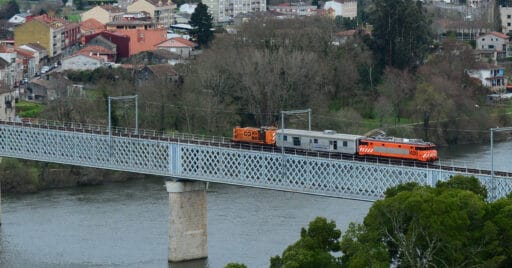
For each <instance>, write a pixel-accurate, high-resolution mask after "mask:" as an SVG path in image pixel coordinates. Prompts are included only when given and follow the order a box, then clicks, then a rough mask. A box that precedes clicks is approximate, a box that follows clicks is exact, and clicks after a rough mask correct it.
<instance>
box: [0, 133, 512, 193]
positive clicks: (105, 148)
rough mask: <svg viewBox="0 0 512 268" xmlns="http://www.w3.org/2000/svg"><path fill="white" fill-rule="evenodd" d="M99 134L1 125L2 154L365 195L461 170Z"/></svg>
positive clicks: (492, 186)
mask: <svg viewBox="0 0 512 268" xmlns="http://www.w3.org/2000/svg"><path fill="white" fill-rule="evenodd" d="M104 133H105V132H102V131H99V132H96V133H94V131H91V133H89V132H86V131H84V129H81V130H74V131H70V130H69V129H66V130H59V129H58V128H57V129H51V128H41V127H31V126H26V125H8V124H0V156H3V157H14V158H22V159H29V160H37V161H45V162H53V163H62V164H70V165H77V166H85V167H94V168H103V169H112V170H120V171H130V172H136V173H144V174H154V175H161V176H168V177H174V178H179V179H189V180H200V181H208V182H217V183H226V184H233V185H241V186H249V187H258V188H266V189H274V190H283V191H292V192H299V193H306V194H314V195H323V196H332V197H338V198H350V199H358V200H370V201H372V200H377V199H379V198H382V197H383V192H384V191H385V190H386V189H387V188H388V187H390V186H394V185H397V184H399V183H403V182H417V183H419V184H422V185H430V186H434V185H435V184H436V182H437V181H440V180H446V179H448V178H450V177H451V176H453V175H456V174H464V173H463V172H460V171H454V170H442V169H432V168H420V167H409V166H397V165H389V164H384V163H366V162H360V161H351V160H340V159H329V158H322V157H310V156H302V155H292V154H282V153H279V152H277V151H271V152H263V151H250V150H240V149H234V148H226V147H222V146H219V143H213V142H212V143H210V142H199V141H197V140H196V141H194V142H191V141H190V140H180V139H179V138H178V139H174V140H170V139H169V140H161V139H151V138H144V137H141V136H140V135H139V136H137V137H130V136H126V135H121V133H118V135H116V134H115V133H114V134H113V135H111V136H109V135H105V134H104ZM470 175H473V176H475V177H478V178H479V179H480V181H481V182H482V183H483V184H484V185H486V186H487V188H488V189H489V193H490V199H496V198H499V197H503V196H505V195H507V194H508V193H510V192H512V180H511V179H510V178H506V177H501V176H497V175H495V176H494V179H492V180H491V176H490V175H488V174H470Z"/></svg>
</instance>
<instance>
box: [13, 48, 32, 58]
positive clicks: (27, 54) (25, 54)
mask: <svg viewBox="0 0 512 268" xmlns="http://www.w3.org/2000/svg"><path fill="white" fill-rule="evenodd" d="M15 50H16V52H17V53H18V55H21V56H23V57H25V58H33V57H34V52H32V51H30V50H26V49H23V48H19V47H17V48H15Z"/></svg>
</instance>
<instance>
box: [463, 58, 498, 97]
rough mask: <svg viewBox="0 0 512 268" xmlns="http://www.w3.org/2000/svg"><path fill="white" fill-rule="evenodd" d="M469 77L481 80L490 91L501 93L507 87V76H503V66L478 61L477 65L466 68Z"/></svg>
mask: <svg viewBox="0 0 512 268" xmlns="http://www.w3.org/2000/svg"><path fill="white" fill-rule="evenodd" d="M466 73H467V75H468V76H469V77H472V78H476V79H478V80H480V81H481V83H482V86H484V87H487V88H489V90H490V91H491V92H492V93H503V92H505V90H506V87H507V78H506V77H505V68H503V67H500V66H496V65H491V64H485V63H480V65H479V66H477V67H475V68H473V69H470V70H466Z"/></svg>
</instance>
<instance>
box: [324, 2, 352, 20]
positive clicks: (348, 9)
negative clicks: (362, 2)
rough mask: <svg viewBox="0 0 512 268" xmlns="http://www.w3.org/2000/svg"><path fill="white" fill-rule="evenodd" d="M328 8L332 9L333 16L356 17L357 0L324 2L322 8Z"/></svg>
mask: <svg viewBox="0 0 512 268" xmlns="http://www.w3.org/2000/svg"><path fill="white" fill-rule="evenodd" d="M330 8H332V9H333V10H334V15H335V16H342V17H344V18H351V19H353V18H355V17H357V0H334V1H327V2H325V4H324V7H323V9H325V10H329V9H330Z"/></svg>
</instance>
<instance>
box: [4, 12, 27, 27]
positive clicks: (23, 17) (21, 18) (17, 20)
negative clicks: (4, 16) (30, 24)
mask: <svg viewBox="0 0 512 268" xmlns="http://www.w3.org/2000/svg"><path fill="white" fill-rule="evenodd" d="M30 17H31V16H30V13H19V14H16V15H14V16H12V17H11V18H10V19H9V20H8V22H9V23H12V24H14V25H19V24H23V23H25V22H27V18H30Z"/></svg>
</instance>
